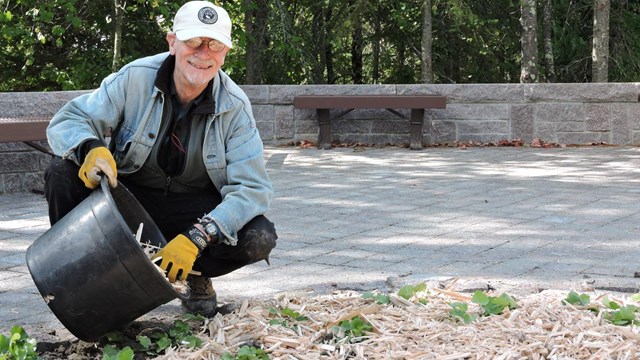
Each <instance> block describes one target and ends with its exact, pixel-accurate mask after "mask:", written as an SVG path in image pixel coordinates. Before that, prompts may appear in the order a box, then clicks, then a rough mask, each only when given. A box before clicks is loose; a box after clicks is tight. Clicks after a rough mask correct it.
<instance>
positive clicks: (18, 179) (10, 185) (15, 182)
mask: <svg viewBox="0 0 640 360" xmlns="http://www.w3.org/2000/svg"><path fill="white" fill-rule="evenodd" d="M0 168H1V167H0ZM2 180H3V181H2V182H3V190H4V192H5V193H16V192H23V191H25V189H24V187H23V186H22V174H4V175H2Z"/></svg>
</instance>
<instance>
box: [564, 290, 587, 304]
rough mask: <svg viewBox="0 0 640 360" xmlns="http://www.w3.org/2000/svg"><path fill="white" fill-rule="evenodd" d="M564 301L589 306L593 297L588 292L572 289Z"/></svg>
mask: <svg viewBox="0 0 640 360" xmlns="http://www.w3.org/2000/svg"><path fill="white" fill-rule="evenodd" d="M562 302H563V303H569V304H571V305H580V306H587V305H589V303H590V302H591V299H590V298H589V295H587V294H578V293H576V292H575V291H570V292H569V294H568V295H567V298H566V299H564V300H563V301H562Z"/></svg>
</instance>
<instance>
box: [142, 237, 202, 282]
mask: <svg viewBox="0 0 640 360" xmlns="http://www.w3.org/2000/svg"><path fill="white" fill-rule="evenodd" d="M199 253H200V250H199V249H198V247H197V246H196V245H195V244H194V243H193V241H191V240H190V239H189V238H188V237H186V236H184V235H183V234H180V235H178V236H176V237H175V238H173V240H171V241H169V243H168V244H167V245H165V247H163V248H162V249H160V251H158V252H157V253H156V255H155V256H154V257H153V258H152V259H151V260H152V261H154V260H155V259H158V258H160V257H162V260H161V261H162V262H161V263H160V267H161V268H162V270H164V271H166V272H167V277H168V278H169V282H175V281H176V280H185V279H186V278H187V276H188V275H189V272H191V269H193V263H194V262H196V258H197V257H198V254H199Z"/></svg>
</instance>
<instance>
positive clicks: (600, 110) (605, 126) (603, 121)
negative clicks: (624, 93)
mask: <svg viewBox="0 0 640 360" xmlns="http://www.w3.org/2000/svg"><path fill="white" fill-rule="evenodd" d="M620 105H621V104H611V105H610V104H586V105H585V108H586V130H587V131H609V130H611V122H610V119H611V111H610V110H611V108H612V107H617V106H620Z"/></svg>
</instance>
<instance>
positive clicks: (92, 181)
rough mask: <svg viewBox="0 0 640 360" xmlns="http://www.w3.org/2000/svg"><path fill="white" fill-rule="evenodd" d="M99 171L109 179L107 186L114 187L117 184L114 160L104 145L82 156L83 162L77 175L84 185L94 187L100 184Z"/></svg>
mask: <svg viewBox="0 0 640 360" xmlns="http://www.w3.org/2000/svg"><path fill="white" fill-rule="evenodd" d="M101 173H102V174H104V175H106V176H107V178H108V179H109V186H111V187H113V188H114V187H116V186H117V185H118V179H117V177H118V170H117V168H116V161H115V160H114V159H113V155H111V152H110V151H109V149H107V148H106V147H104V146H100V147H97V148H95V149H91V151H89V153H88V154H87V156H85V158H84V163H82V166H80V171H78V176H79V177H80V180H82V182H84V186H86V187H88V188H89V189H95V188H97V187H98V185H100V174H101Z"/></svg>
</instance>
